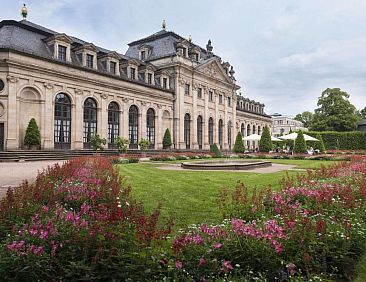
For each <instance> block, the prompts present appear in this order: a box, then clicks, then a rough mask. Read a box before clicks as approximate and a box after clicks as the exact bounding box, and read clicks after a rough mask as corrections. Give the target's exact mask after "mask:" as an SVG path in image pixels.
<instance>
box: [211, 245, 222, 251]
mask: <svg viewBox="0 0 366 282" xmlns="http://www.w3.org/2000/svg"><path fill="white" fill-rule="evenodd" d="M212 246H213V247H214V249H216V250H218V249H220V248H221V247H222V244H221V243H214V244H213V245H212Z"/></svg>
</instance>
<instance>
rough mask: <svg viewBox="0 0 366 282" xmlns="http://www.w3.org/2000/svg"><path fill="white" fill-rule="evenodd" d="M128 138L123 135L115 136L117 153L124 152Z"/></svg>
mask: <svg viewBox="0 0 366 282" xmlns="http://www.w3.org/2000/svg"><path fill="white" fill-rule="evenodd" d="M129 143H130V142H129V140H128V139H127V138H124V137H119V136H118V137H117V140H116V145H117V149H118V152H119V153H124V154H125V153H126V152H127V148H128V147H127V146H128V144H129Z"/></svg>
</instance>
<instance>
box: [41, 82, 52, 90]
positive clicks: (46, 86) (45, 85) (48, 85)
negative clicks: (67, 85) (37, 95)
mask: <svg viewBox="0 0 366 282" xmlns="http://www.w3.org/2000/svg"><path fill="white" fill-rule="evenodd" d="M43 85H44V87H45V88H46V89H52V88H53V84H52V83H49V82H45V83H43Z"/></svg>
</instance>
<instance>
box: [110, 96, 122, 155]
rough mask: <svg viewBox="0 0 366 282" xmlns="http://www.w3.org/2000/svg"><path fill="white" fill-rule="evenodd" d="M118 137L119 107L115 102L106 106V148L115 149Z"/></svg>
mask: <svg viewBox="0 0 366 282" xmlns="http://www.w3.org/2000/svg"><path fill="white" fill-rule="evenodd" d="M118 136H119V106H118V104H117V103H116V102H110V103H109V105H108V148H115V147H116V145H115V143H116V140H117V137H118Z"/></svg>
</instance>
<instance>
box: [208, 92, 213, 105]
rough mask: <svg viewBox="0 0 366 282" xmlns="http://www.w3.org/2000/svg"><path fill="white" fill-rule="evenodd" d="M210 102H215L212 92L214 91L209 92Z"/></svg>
mask: <svg viewBox="0 0 366 282" xmlns="http://www.w3.org/2000/svg"><path fill="white" fill-rule="evenodd" d="M208 100H209V101H210V102H212V101H213V92H212V91H208Z"/></svg>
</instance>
